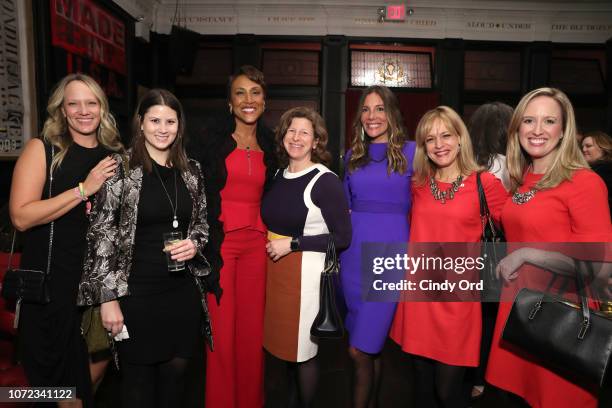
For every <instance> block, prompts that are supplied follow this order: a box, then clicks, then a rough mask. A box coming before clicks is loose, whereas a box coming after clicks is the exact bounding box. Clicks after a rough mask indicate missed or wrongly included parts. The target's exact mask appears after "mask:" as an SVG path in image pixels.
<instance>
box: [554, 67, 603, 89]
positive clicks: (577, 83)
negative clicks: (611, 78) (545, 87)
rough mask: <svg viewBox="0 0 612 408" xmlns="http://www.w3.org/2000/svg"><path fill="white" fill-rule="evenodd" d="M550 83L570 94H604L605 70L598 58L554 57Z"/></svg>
mask: <svg viewBox="0 0 612 408" xmlns="http://www.w3.org/2000/svg"><path fill="white" fill-rule="evenodd" d="M550 85H551V86H554V87H555V88H559V89H561V90H563V91H564V92H565V93H568V94H603V93H604V92H605V87H604V80H603V72H602V69H601V66H600V64H599V61H598V60H596V59H583V60H581V59H570V58H553V59H552V61H551V64H550Z"/></svg>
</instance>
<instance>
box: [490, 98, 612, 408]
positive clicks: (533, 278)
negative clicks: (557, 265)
mask: <svg viewBox="0 0 612 408" xmlns="http://www.w3.org/2000/svg"><path fill="white" fill-rule="evenodd" d="M506 160H507V164H508V170H509V174H510V181H511V192H512V193H513V196H512V200H508V201H507V202H506V204H505V205H504V208H503V210H502V223H503V226H504V231H505V233H506V238H507V240H508V242H610V238H611V236H612V234H611V233H612V228H611V226H610V212H609V209H608V201H607V197H608V196H607V191H606V186H605V184H604V182H603V181H602V179H601V178H600V177H599V176H597V174H595V173H594V172H593V171H591V170H589V167H588V164H587V163H586V161H585V159H584V157H583V156H582V154H581V152H580V148H579V147H578V143H577V140H576V122H575V119H574V110H573V108H572V105H571V103H570V101H569V99H568V98H567V96H566V95H565V94H564V93H563V92H561V91H559V90H558V89H554V88H540V89H536V90H533V91H531V92H530V93H528V94H527V95H525V96H524V97H523V98H522V99H521V101H520V102H519V104H518V106H517V107H516V110H515V111H514V115H513V116H512V120H511V122H510V127H509V129H508V150H507V155H506ZM502 263H503V261H502ZM509 272H510V271H509V270H506V271H502V276H503V277H504V279H506V280H511V281H512V282H511V285H510V286H509V287H507V288H505V290H504V294H503V295H502V296H503V298H505V299H509V298H512V295H513V294H514V293H515V292H517V291H518V289H519V288H521V287H526V286H527V287H532V288H534V287H535V288H537V289H544V287H545V286H546V285H547V283H548V282H549V281H550V279H551V275H550V273H549V272H546V271H543V270H539V269H536V268H535V267H533V266H530V265H525V266H523V267H522V268H520V269H518V270H516V271H514V272H512V273H509ZM527 278H529V279H528V280H527ZM511 307H512V303H511V302H501V303H500V306H499V313H498V316H497V323H496V327H495V333H494V337H493V345H492V347H491V354H490V357H489V365H488V367H487V376H486V379H487V381H488V382H489V383H491V384H493V385H495V386H497V387H499V388H502V389H504V390H506V391H510V392H512V393H514V394H517V395H518V396H520V397H522V398H523V399H524V400H525V401H527V403H529V405H531V406H532V407H535V408H553V407H554V408H559V407H568V408H569V407H572V408H577V407H579V408H586V407H596V406H597V396H596V392H595V388H594V387H591V386H589V385H586V384H576V383H574V382H572V381H570V380H568V379H566V378H564V377H562V376H560V375H558V374H556V373H555V372H553V371H551V370H549V369H547V368H545V367H543V366H541V365H540V364H539V363H538V361H537V360H536V358H534V357H533V356H529V355H528V354H526V353H523V352H520V351H518V350H516V349H511V348H510V347H509V345H508V344H507V343H505V342H504V341H502V340H501V339H500V337H501V332H502V329H503V327H504V325H505V322H506V319H507V317H508V314H509V313H510V309H511Z"/></svg>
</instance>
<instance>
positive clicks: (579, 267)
mask: <svg viewBox="0 0 612 408" xmlns="http://www.w3.org/2000/svg"><path fill="white" fill-rule="evenodd" d="M574 265H575V268H574V270H575V271H576V291H577V292H578V296H580V304H581V306H582V325H581V326H580V332H579V333H578V338H579V339H580V340H582V339H583V338H584V336H585V334H586V332H587V330H588V329H589V326H590V325H591V310H590V309H589V303H588V300H587V297H586V287H585V284H584V277H583V276H582V271H583V270H585V271H588V269H591V270H592V268H593V265H592V264H591V262H588V261H579V260H575V259H574Z"/></svg>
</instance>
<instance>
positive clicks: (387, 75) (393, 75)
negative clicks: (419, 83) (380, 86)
mask: <svg viewBox="0 0 612 408" xmlns="http://www.w3.org/2000/svg"><path fill="white" fill-rule="evenodd" d="M377 74H378V80H379V81H380V82H383V83H384V82H394V83H400V82H404V81H405V78H404V67H403V66H402V63H401V62H400V61H399V60H397V59H392V58H386V59H384V60H383V61H382V62H381V63H380V64H378V69H377Z"/></svg>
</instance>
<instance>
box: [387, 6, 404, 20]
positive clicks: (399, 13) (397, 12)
mask: <svg viewBox="0 0 612 408" xmlns="http://www.w3.org/2000/svg"><path fill="white" fill-rule="evenodd" d="M405 19H406V6H405V5H404V4H395V5H388V6H386V13H385V20H386V21H404V20H405Z"/></svg>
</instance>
